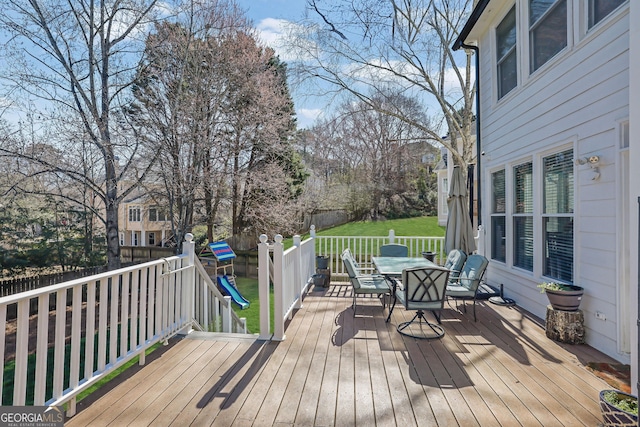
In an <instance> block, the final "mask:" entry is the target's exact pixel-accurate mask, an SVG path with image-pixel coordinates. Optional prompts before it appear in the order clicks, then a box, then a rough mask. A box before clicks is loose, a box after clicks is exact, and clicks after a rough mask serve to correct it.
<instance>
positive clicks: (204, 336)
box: [184, 331, 260, 341]
mask: <svg viewBox="0 0 640 427" xmlns="http://www.w3.org/2000/svg"><path fill="white" fill-rule="evenodd" d="M184 338H185V339H188V340H201V341H260V340H259V339H258V335H257V334H232V333H225V332H202V331H193V332H190V333H189V334H187V335H185V336H184Z"/></svg>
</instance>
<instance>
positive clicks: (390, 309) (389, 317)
mask: <svg viewBox="0 0 640 427" xmlns="http://www.w3.org/2000/svg"><path fill="white" fill-rule="evenodd" d="M389 298H391V296H389ZM394 308H396V296H395V294H394V295H393V304H391V301H389V315H388V316H387V320H385V322H386V323H389V320H391V313H393V309H394Z"/></svg>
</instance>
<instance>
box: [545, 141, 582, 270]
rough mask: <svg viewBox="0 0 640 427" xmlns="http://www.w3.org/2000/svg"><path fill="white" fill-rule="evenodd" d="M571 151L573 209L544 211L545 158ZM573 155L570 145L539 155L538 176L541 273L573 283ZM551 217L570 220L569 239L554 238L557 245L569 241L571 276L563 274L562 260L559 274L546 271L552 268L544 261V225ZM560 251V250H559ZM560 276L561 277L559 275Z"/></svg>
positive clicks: (573, 201) (563, 263)
mask: <svg viewBox="0 0 640 427" xmlns="http://www.w3.org/2000/svg"><path fill="white" fill-rule="evenodd" d="M569 151H571V155H570V157H568V158H569V159H570V162H569V164H570V165H571V167H572V173H573V182H572V186H571V194H572V196H573V200H572V206H573V209H571V210H570V211H569V212H557V213H556V212H546V211H545V202H546V200H545V197H546V194H545V188H546V187H545V182H544V181H545V173H546V172H545V159H547V158H550V157H552V156H555V155H557V154H560V153H563V152H569ZM574 157H575V150H574V149H573V148H572V147H566V148H565V149H564V150H558V151H554V152H553V153H546V154H544V155H542V156H541V158H540V174H539V177H538V181H539V183H540V190H541V201H542V203H541V206H540V215H539V217H540V227H541V230H542V240H541V248H542V251H541V254H542V257H541V261H542V263H541V264H542V265H541V268H542V275H543V276H544V277H549V278H550V279H552V280H554V281H559V282H563V283H573V282H574V280H575V202H576V200H575V198H576V197H575V196H576V194H575V179H576V171H575V165H574V163H573V159H574ZM553 218H557V219H558V220H559V221H563V220H566V219H570V220H571V224H572V227H571V239H570V240H567V239H566V238H558V239H557V240H556V242H557V243H558V244H559V245H564V246H567V244H568V243H570V245H571V272H570V275H571V277H567V276H566V275H565V271H564V270H563V267H564V265H566V262H562V263H560V264H561V265H560V264H559V270H558V272H559V273H560V274H559V275H554V274H549V273H548V271H549V270H551V269H552V267H551V266H548V265H547V263H546V252H545V251H546V250H547V249H548V247H547V244H548V241H547V240H546V235H545V233H546V227H547V221H550V220H552V219H553ZM567 231H569V230H562V231H561V232H558V233H557V234H558V235H559V236H560V235H562V234H564V233H566V232H567ZM560 252H562V251H560ZM559 255H560V254H559ZM561 276H562V277H561Z"/></svg>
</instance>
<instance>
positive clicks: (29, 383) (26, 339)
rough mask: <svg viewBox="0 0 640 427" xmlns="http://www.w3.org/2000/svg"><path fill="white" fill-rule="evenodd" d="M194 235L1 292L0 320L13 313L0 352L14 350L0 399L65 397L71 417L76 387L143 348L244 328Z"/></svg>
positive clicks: (0, 382)
mask: <svg viewBox="0 0 640 427" xmlns="http://www.w3.org/2000/svg"><path fill="white" fill-rule="evenodd" d="M192 238H193V236H191V235H187V241H186V242H185V243H184V253H183V254H182V255H178V256H173V257H170V258H165V259H160V260H157V261H151V262H147V263H144V264H139V265H135V266H131V267H127V268H122V269H119V270H114V271H110V272H106V273H102V274H98V275H95V276H90V277H83V278H81V279H77V280H73V281H69V282H65V283H60V284H57V285H53V286H48V287H45V288H40V289H37V290H33V291H28V292H22V293H19V294H15V295H11V296H7V297H3V298H0V322H1V323H2V324H3V325H5V326H6V325H7V312H8V311H10V312H15V313H16V319H15V328H11V329H10V328H6V327H5V328H2V330H1V331H0V334H1V335H0V344H1V346H0V359H2V360H5V354H6V351H5V350H6V349H8V350H9V351H14V352H15V358H14V359H13V360H14V361H15V369H14V373H13V378H4V371H3V372H2V373H0V387H2V389H1V390H0V396H2V392H4V386H5V385H6V384H7V383H10V384H13V398H12V400H11V401H10V402H8V401H7V402H5V401H0V404H2V405H8V404H11V405H14V406H17V405H26V404H29V405H37V406H42V405H60V404H63V403H65V402H68V405H69V406H68V409H67V413H68V415H69V416H71V415H73V414H75V411H76V396H77V394H78V393H79V392H81V391H82V390H84V389H86V388H87V387H89V386H91V385H92V384H94V383H95V382H97V381H98V380H100V379H102V378H103V377H104V376H105V375H106V374H108V373H109V372H111V371H113V370H114V369H116V368H117V367H119V366H121V365H122V364H124V363H125V362H127V361H128V360H130V359H132V358H133V357H135V356H139V363H140V364H141V365H142V364H144V363H145V350H146V349H148V348H149V347H151V346H152V345H154V344H156V343H158V342H162V341H165V340H167V339H168V338H170V337H171V336H173V335H175V334H177V333H178V332H181V331H184V332H187V331H189V330H190V329H191V328H195V329H199V330H209V331H218V330H221V331H222V332H246V326H245V322H244V319H239V318H238V317H237V316H236V315H235V313H234V312H233V310H232V308H231V304H230V298H229V297H223V296H222V294H221V293H220V292H219V291H218V289H217V287H216V285H215V284H214V283H213V282H212V281H211V279H210V278H209V276H208V274H207V273H206V271H205V270H204V268H203V267H202V265H201V264H200V261H199V260H197V259H196V258H195V251H194V243H193V241H192ZM7 331H8V332H7ZM34 337H35V338H34ZM51 348H53V350H50V349H51ZM30 354H35V356H33V355H32V356H30ZM50 358H52V360H50ZM6 366H7V365H6V363H5V367H6ZM0 398H1V397H0ZM5 400H8V399H5Z"/></svg>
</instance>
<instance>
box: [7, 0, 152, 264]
mask: <svg viewBox="0 0 640 427" xmlns="http://www.w3.org/2000/svg"><path fill="white" fill-rule="evenodd" d="M156 3H157V0H121V1H113V0H112V1H109V0H95V1H93V0H92V1H88V0H80V1H66V0H59V1H39V0H26V1H23V0H2V1H0V24H1V25H2V26H3V28H5V29H6V30H7V31H8V32H9V36H10V38H9V41H8V43H7V44H6V45H5V46H4V47H5V49H4V51H3V53H4V58H3V59H4V67H3V70H2V77H3V79H4V82H5V83H6V87H8V89H9V90H8V91H7V96H13V99H14V100H16V102H18V100H19V99H25V98H26V99H29V100H36V101H37V102H38V103H39V106H38V107H39V108H38V113H39V118H40V119H41V120H40V121H39V124H40V125H41V126H42V128H41V129H38V131H39V132H43V134H44V133H46V135H47V136H48V137H51V138H52V143H58V144H60V148H64V152H65V156H68V160H67V162H66V163H62V164H61V163H60V162H57V161H56V162H54V161H53V160H52V159H49V158H46V157H44V156H40V155H37V153H33V152H30V151H29V145H28V144H24V143H21V141H20V140H19V139H18V140H16V141H17V144H16V145H15V146H13V147H7V146H3V148H0V153H2V154H3V155H7V156H16V155H17V156H20V157H22V158H23V159H27V160H29V161H30V162H34V163H36V164H37V165H38V173H40V174H44V173H50V174H54V175H56V176H60V175H64V176H66V177H68V179H70V180H72V181H75V182H78V183H80V184H81V185H82V186H85V187H86V188H87V189H89V190H90V191H91V192H92V193H93V194H95V195H96V196H97V197H98V198H99V199H100V200H101V203H102V204H103V207H104V212H105V213H104V215H101V216H100V217H101V218H102V220H103V222H104V225H105V229H106V241H107V264H108V267H109V268H110V269H113V268H117V267H119V265H120V247H119V241H118V206H119V203H120V202H121V201H122V199H123V197H125V196H126V195H127V194H128V193H129V192H130V191H132V189H133V188H134V187H135V183H136V181H138V180H139V179H143V178H144V176H145V174H146V173H147V172H148V170H149V167H150V164H151V163H152V161H153V158H154V156H151V157H149V156H148V155H147V156H145V157H144V158H143V157H141V156H140V151H139V149H140V146H139V145H138V139H137V138H136V135H135V134H134V133H132V132H131V129H130V128H129V127H128V125H127V123H126V121H125V120H123V116H122V115H121V108H122V106H123V105H126V104H127V102H128V99H127V96H128V93H129V92H128V88H129V87H130V86H131V84H132V83H133V81H134V78H135V65H136V64H137V63H138V58H139V56H140V53H141V51H142V50H141V47H142V46H143V45H142V43H141V40H140V39H138V38H137V37H138V36H139V34H140V33H141V32H145V31H146V28H147V25H148V24H149V23H150V22H151V21H152V20H153V15H154V10H155V7H156ZM53 126H57V129H54V128H53ZM61 129H62V130H64V131H65V132H64V134H58V133H57V132H54V130H55V131H59V130H61ZM63 143H64V147H63V146H62V145H63ZM74 154H76V155H79V156H80V157H79V158H78V157H76V158H75V159H74V158H73V157H72V156H73V155H74ZM89 158H91V161H94V162H95V163H94V164H91V165H88V164H84V166H88V167H89V169H90V171H88V170H87V168H85V167H78V164H77V163H75V162H76V161H78V159H80V160H87V161H88V160H89ZM96 168H100V169H101V170H102V173H101V174H100V175H97V174H95V173H94V172H95V170H96ZM134 169H135V170H134ZM124 177H128V181H130V182H132V185H131V186H129V187H125V188H123V189H119V188H118V183H119V182H122V183H124V182H125V180H124Z"/></svg>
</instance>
